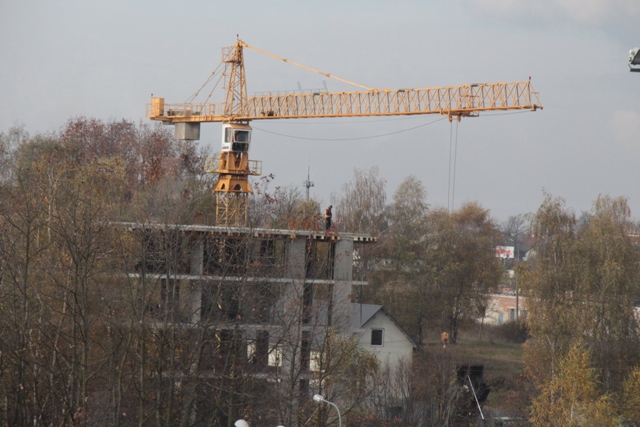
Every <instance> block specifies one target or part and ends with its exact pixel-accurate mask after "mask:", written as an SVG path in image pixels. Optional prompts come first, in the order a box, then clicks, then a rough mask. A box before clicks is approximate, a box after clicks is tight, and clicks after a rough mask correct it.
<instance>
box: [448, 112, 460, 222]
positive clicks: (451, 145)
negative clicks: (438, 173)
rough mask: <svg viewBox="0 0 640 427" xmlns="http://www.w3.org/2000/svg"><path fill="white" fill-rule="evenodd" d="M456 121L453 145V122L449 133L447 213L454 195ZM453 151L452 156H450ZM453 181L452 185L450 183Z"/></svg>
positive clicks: (456, 148) (456, 143)
mask: <svg viewBox="0 0 640 427" xmlns="http://www.w3.org/2000/svg"><path fill="white" fill-rule="evenodd" d="M458 123H459V122H458V121H456V139H455V143H453V122H451V127H450V131H449V188H448V191H447V208H448V209H449V213H451V212H453V207H454V203H455V193H456V165H457V160H458ZM451 150H453V156H452V155H451ZM452 162H453V174H452V173H451V163H452ZM452 181H453V183H452Z"/></svg>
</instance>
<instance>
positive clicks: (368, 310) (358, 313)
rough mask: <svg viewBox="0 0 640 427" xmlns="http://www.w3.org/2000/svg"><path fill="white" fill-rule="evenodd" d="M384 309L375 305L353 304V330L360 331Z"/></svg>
mask: <svg viewBox="0 0 640 427" xmlns="http://www.w3.org/2000/svg"><path fill="white" fill-rule="evenodd" d="M381 309H382V306H381V305H374V304H357V303H353V304H351V328H352V329H360V328H362V327H363V326H364V324H365V323H367V322H368V321H369V320H370V319H371V318H372V317H373V316H375V315H376V313H377V312H378V311H380V310H381Z"/></svg>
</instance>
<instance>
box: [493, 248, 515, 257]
mask: <svg viewBox="0 0 640 427" xmlns="http://www.w3.org/2000/svg"><path fill="white" fill-rule="evenodd" d="M513 254H514V248H513V246H496V256H497V257H498V258H509V259H513Z"/></svg>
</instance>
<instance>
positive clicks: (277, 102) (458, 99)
mask: <svg viewBox="0 0 640 427" xmlns="http://www.w3.org/2000/svg"><path fill="white" fill-rule="evenodd" d="M245 47H247V48H250V49H253V50H255V51H258V52H260V53H263V54H265V55H269V56H272V57H274V58H276V59H279V60H282V61H284V62H287V63H290V64H293V65H296V66H299V67H302V68H305V69H307V70H311V71H314V72H316V73H319V74H322V75H324V76H326V77H329V78H332V79H336V80H339V81H342V82H345V83H349V84H351V85H354V86H357V87H359V88H361V89H366V90H360V91H352V92H321V91H319V92H312V93H287V94H273V95H272V94H266V95H257V96H252V97H251V98H249V97H248V96H247V82H246V75H245V71H244V50H243V49H244V48H245ZM222 56H223V60H222V62H223V63H224V66H225V71H224V77H225V79H226V97H225V102H223V103H208V102H203V103H195V102H186V103H172V104H165V102H164V98H152V99H151V104H149V105H147V117H148V118H149V119H151V120H159V121H162V122H165V123H169V124H174V125H176V127H175V132H176V138H177V139H185V140H195V139H200V123H203V122H221V123H222V146H221V150H220V155H219V157H218V158H217V159H215V160H210V159H208V161H207V165H206V170H207V172H211V173H216V174H218V182H217V183H216V185H215V187H214V189H213V192H214V193H215V195H216V223H217V224H218V225H228V226H239V225H246V222H247V220H248V196H249V195H250V194H252V193H253V190H252V189H251V185H250V184H249V176H251V175H260V174H261V173H262V163H261V162H260V161H255V160H253V161H252V160H249V157H248V152H249V145H250V143H251V127H250V126H249V122H250V121H252V120H277V119H303V118H305V119H308V118H332V117H372V116H408V115H424V114H440V115H444V116H447V117H448V118H449V120H450V121H451V120H458V121H459V120H460V119H461V118H462V117H474V116H477V115H478V114H479V113H480V112H485V111H509V110H531V111H536V110H537V109H542V105H541V104H540V101H539V97H538V93H537V92H535V91H534V90H533V88H532V86H531V81H530V80H529V81H524V82H511V83H474V84H465V85H461V86H444V87H434V88H424V89H413V88H411V89H397V90H389V89H371V88H367V87H365V86H362V85H358V84H356V83H352V82H349V81H347V80H344V79H341V78H338V77H336V76H333V75H331V74H328V73H323V72H320V71H318V70H314V69H312V68H309V67H306V66H304V65H301V64H297V63H295V62H292V61H290V60H288V59H286V58H282V57H279V56H276V55H273V54H271V53H269V52H266V51H263V50H260V49H258V48H255V47H253V46H250V45H248V44H246V43H245V42H243V41H241V40H238V41H237V42H236V44H235V45H234V46H231V47H227V48H223V55H222Z"/></svg>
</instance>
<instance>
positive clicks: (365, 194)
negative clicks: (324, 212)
mask: <svg viewBox="0 0 640 427" xmlns="http://www.w3.org/2000/svg"><path fill="white" fill-rule="evenodd" d="M335 204H336V215H335V216H336V222H338V223H339V224H340V227H341V230H342V231H346V232H353V233H356V232H358V233H369V234H371V235H372V236H379V235H380V234H381V233H382V232H384V231H385V230H386V229H387V227H388V221H387V216H386V213H387V193H386V181H385V180H384V178H382V177H381V176H380V170H379V168H378V167H377V166H374V167H372V168H370V169H368V170H364V169H358V168H355V169H354V170H353V178H352V180H351V181H350V182H348V183H346V184H344V185H343V186H342V193H341V194H340V195H339V196H338V197H337V198H336V201H335Z"/></svg>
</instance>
